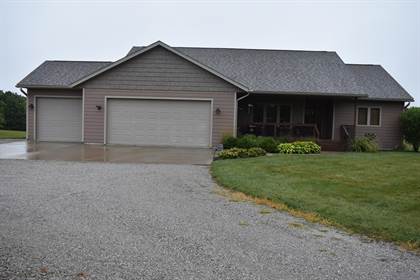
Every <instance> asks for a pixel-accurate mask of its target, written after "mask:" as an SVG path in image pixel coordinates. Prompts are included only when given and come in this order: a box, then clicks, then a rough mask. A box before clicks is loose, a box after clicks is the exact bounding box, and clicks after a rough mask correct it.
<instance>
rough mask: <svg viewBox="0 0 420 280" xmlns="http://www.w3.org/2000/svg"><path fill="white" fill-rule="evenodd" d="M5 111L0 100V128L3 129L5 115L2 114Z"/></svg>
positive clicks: (4, 105) (4, 106)
mask: <svg viewBox="0 0 420 280" xmlns="http://www.w3.org/2000/svg"><path fill="white" fill-rule="evenodd" d="M5 112H6V104H4V102H3V101H1V100H0V129H3V128H4V126H5V125H6V117H5V116H4V115H5Z"/></svg>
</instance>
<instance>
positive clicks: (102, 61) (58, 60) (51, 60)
mask: <svg viewBox="0 0 420 280" xmlns="http://www.w3.org/2000/svg"><path fill="white" fill-rule="evenodd" d="M45 61H49V62H87V63H98V62H99V63H112V61H105V60H61V59H47V60H45Z"/></svg>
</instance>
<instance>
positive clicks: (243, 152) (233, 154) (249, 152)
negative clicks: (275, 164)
mask: <svg viewBox="0 0 420 280" xmlns="http://www.w3.org/2000/svg"><path fill="white" fill-rule="evenodd" d="M265 154H266V152H265V151H264V150H263V149H261V148H258V147H254V148H250V149H241V148H232V149H227V150H223V151H221V152H218V153H217V156H218V157H219V158H221V159H234V158H247V157H259V156H264V155H265Z"/></svg>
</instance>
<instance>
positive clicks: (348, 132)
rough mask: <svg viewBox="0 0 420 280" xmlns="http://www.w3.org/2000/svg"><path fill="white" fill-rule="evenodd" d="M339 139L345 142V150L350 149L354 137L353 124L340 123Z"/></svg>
mask: <svg viewBox="0 0 420 280" xmlns="http://www.w3.org/2000/svg"><path fill="white" fill-rule="evenodd" d="M341 139H342V140H343V141H344V143H345V144H346V148H347V150H350V149H351V145H352V142H353V139H354V125H346V124H343V125H341Z"/></svg>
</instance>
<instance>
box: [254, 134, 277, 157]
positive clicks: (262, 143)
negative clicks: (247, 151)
mask: <svg viewBox="0 0 420 280" xmlns="http://www.w3.org/2000/svg"><path fill="white" fill-rule="evenodd" d="M277 145H278V144H277V142H276V141H275V140H274V138H273V137H264V136H259V137H258V138H257V147H259V148H262V149H264V150H265V151H266V152H267V153H278V152H279V150H278V149H277Z"/></svg>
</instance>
